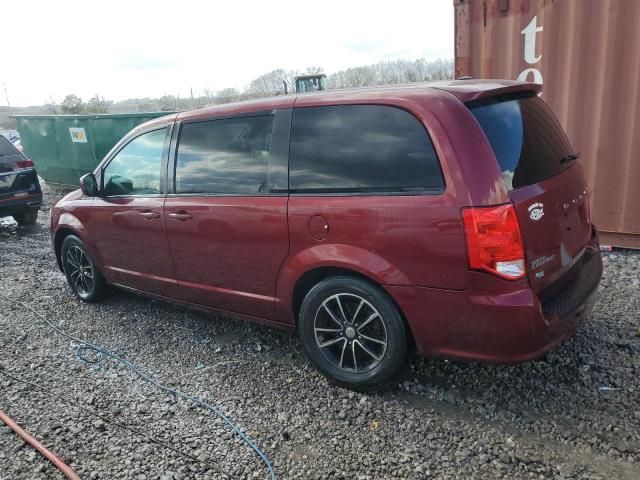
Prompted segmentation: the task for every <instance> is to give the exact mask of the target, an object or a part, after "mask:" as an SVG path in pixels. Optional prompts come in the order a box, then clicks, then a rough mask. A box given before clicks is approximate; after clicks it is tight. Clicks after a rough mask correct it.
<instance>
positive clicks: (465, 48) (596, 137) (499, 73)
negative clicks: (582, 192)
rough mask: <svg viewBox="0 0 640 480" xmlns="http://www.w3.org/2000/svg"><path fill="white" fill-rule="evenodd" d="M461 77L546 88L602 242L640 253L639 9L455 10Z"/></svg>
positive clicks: (548, 0) (496, 3) (583, 4)
mask: <svg viewBox="0 0 640 480" xmlns="http://www.w3.org/2000/svg"><path fill="white" fill-rule="evenodd" d="M453 4H454V7H455V56H456V66H455V76H456V78H458V77H461V76H465V75H471V76H472V77H474V78H508V79H520V80H525V81H531V82H537V83H542V84H543V90H542V98H543V99H544V100H545V101H546V102H547V103H548V104H549V105H550V106H551V108H552V109H553V111H554V112H555V113H556V115H557V116H558V118H559V120H560V122H561V123H562V125H563V127H564V128H565V130H566V132H567V134H568V136H569V140H570V141H571V144H572V145H573V147H574V149H576V151H579V152H581V154H582V155H581V157H580V160H579V161H580V162H581V163H582V164H583V166H584V169H585V173H586V175H587V180H588V183H589V192H590V199H591V212H592V218H593V221H594V223H595V224H596V226H597V227H598V229H599V231H600V235H601V242H602V243H603V244H609V245H614V246H620V247H631V248H640V0H454V1H453Z"/></svg>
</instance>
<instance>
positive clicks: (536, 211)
mask: <svg viewBox="0 0 640 480" xmlns="http://www.w3.org/2000/svg"><path fill="white" fill-rule="evenodd" d="M528 210H529V218H530V219H531V220H535V221H538V220H540V219H541V218H542V216H543V215H544V205H543V204H542V203H533V204H531V205H529V209H528Z"/></svg>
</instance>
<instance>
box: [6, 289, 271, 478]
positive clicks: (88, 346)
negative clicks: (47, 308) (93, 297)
mask: <svg viewBox="0 0 640 480" xmlns="http://www.w3.org/2000/svg"><path fill="white" fill-rule="evenodd" d="M0 295H1V296H3V297H4V298H5V299H7V300H9V301H10V302H14V303H17V304H19V305H22V306H23V307H24V308H26V309H28V310H30V311H31V312H33V314H34V315H36V316H37V317H39V318H40V319H41V320H42V321H43V322H45V323H46V324H47V325H49V327H51V328H52V329H53V330H55V331H56V332H57V333H59V334H60V335H62V336H63V337H67V338H69V339H71V340H73V341H75V342H78V343H81V344H82V346H80V347H78V348H76V350H75V355H76V357H77V358H78V359H79V360H80V361H82V362H85V363H89V364H94V365H95V364H99V363H100V362H101V361H102V360H103V359H104V357H108V358H110V359H111V360H114V361H116V362H118V363H120V364H122V365H124V366H125V367H127V368H128V369H129V370H131V371H132V372H133V373H135V374H136V375H137V376H138V377H139V378H140V379H142V380H144V381H145V382H147V383H150V384H151V385H153V386H155V387H156V388H158V389H159V390H161V391H163V392H166V393H171V394H173V395H175V396H176V397H179V398H182V399H184V400H191V401H192V402H193V403H196V404H198V405H200V406H201V407H203V408H205V409H206V410H209V411H210V412H213V413H214V414H215V415H217V416H218V417H219V418H221V419H222V420H223V421H224V422H225V423H226V424H227V425H228V426H229V427H230V428H231V430H232V431H233V432H234V433H237V434H238V436H239V437H240V438H241V439H242V441H243V442H244V443H245V445H247V446H248V447H250V448H251V449H252V450H253V451H254V452H255V453H256V454H257V455H258V457H260V460H261V461H262V462H263V463H264V464H265V466H266V467H267V470H268V472H269V476H270V478H271V480H276V478H277V477H276V473H275V471H274V469H273V465H272V464H271V461H270V460H269V457H267V455H266V454H265V453H264V452H263V451H262V450H260V447H258V446H257V445H256V444H255V442H254V441H253V440H252V439H251V438H250V437H249V436H248V435H247V434H246V433H244V432H243V431H242V430H241V429H240V427H239V426H238V425H237V424H236V423H234V422H233V420H231V419H230V418H229V417H228V416H227V415H225V414H224V413H223V412H222V411H221V410H220V409H219V408H218V407H216V406H215V405H211V404H209V403H207V402H205V401H204V400H201V399H200V398H198V397H194V396H191V395H188V394H186V393H182V392H181V391H179V390H176V389H174V388H171V387H167V386H165V385H162V384H161V383H158V382H157V381H155V380H154V379H153V378H151V377H150V376H149V375H147V374H146V373H144V372H143V371H142V370H141V369H140V368H138V367H136V366H135V365H134V364H133V363H131V362H130V361H129V360H127V359H126V358H123V357H121V356H119V355H117V354H115V353H113V352H111V351H109V350H106V349H104V348H101V347H98V346H97V345H94V344H93V343H90V342H87V341H85V340H81V339H79V338H77V337H74V336H73V335H70V334H68V333H66V332H65V331H64V330H61V329H60V328H58V327H57V326H55V325H54V324H53V323H51V322H50V321H49V320H47V318H46V317H45V316H44V315H42V314H41V313H40V312H38V311H37V310H36V309H34V308H33V307H31V306H30V305H28V304H26V303H24V302H21V301H20V300H15V299H13V298H10V297H8V296H6V295H5V294H4V293H1V292H0ZM86 352H93V353H95V354H97V358H96V359H89V358H87V357H86V356H85V353H86Z"/></svg>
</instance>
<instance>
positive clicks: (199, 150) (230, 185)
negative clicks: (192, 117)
mask: <svg viewBox="0 0 640 480" xmlns="http://www.w3.org/2000/svg"><path fill="white" fill-rule="evenodd" d="M272 128H273V115H262V116H256V117H242V118H231V119H223V120H212V121H208V122H198V123H187V124H185V125H183V126H182V129H181V132H180V140H179V142H178V156H177V158H176V193H203V194H234V195H256V194H266V193H268V191H267V169H268V165H269V153H270V151H271V130H272Z"/></svg>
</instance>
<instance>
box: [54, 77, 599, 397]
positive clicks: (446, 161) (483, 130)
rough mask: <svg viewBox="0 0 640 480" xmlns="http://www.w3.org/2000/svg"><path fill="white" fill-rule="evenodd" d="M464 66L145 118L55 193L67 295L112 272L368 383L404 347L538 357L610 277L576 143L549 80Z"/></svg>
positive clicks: (464, 355) (373, 384)
mask: <svg viewBox="0 0 640 480" xmlns="http://www.w3.org/2000/svg"><path fill="white" fill-rule="evenodd" d="M539 90H540V87H539V86H538V85H534V84H528V83H519V82H510V81H452V82H446V83H440V84H435V85H414V86H404V87H398V86H393V87H387V88H376V89H362V90H344V91H329V92H324V93H314V94H308V95H298V96H281V97H276V98H273V99H267V100H257V101H250V102H243V103H236V104H230V105H224V106H218V107H213V108H207V109H201V110H196V111H192V112H185V113H180V114H177V115H173V116H169V117H164V118H161V119H156V120H152V121H150V122H148V123H146V124H143V125H141V126H139V127H137V128H136V129H134V130H133V131H132V132H131V133H129V134H128V135H127V136H126V137H125V138H123V139H122V140H121V141H120V142H119V143H118V144H117V145H116V146H115V147H114V148H113V150H112V151H111V152H110V153H109V154H108V155H107V156H106V157H105V159H104V160H103V161H102V162H101V163H100V165H99V166H98V167H97V168H96V170H95V171H94V172H93V173H91V174H87V175H85V176H84V177H83V178H82V179H81V182H80V184H81V189H80V190H78V191H75V192H73V193H70V194H69V195H67V196H66V197H65V198H63V199H62V200H61V201H60V202H58V204H57V205H55V207H54V208H53V211H52V215H51V233H52V237H53V245H54V249H55V255H56V258H57V260H58V264H59V266H60V268H61V269H62V271H63V272H64V273H65V274H66V277H67V280H68V282H69V284H70V286H71V289H72V290H73V292H74V293H75V294H76V295H77V296H78V297H79V298H80V299H82V300H84V301H87V302H92V301H96V300H98V299H99V298H100V297H101V296H102V295H103V294H104V293H105V290H106V289H107V287H108V286H117V287H121V288H125V289H128V290H131V291H134V292H142V293H145V294H147V295H151V296H154V297H157V298H161V299H169V300H172V301H177V302H181V303H183V304H187V305H192V306H197V307H201V308H202V307H204V308H208V309H212V310H217V311H224V312H231V313H233V314H235V315H236V316H240V317H244V318H249V319H253V320H257V321H259V322H263V323H268V324H272V325H276V326H280V327H284V328H287V329H292V330H293V329H297V331H298V332H299V335H300V338H301V341H302V344H303V345H304V348H305V350H306V352H307V354H308V356H309V358H310V360H311V361H312V363H313V364H314V365H315V366H316V367H317V368H318V370H320V371H321V372H322V373H323V374H324V375H326V376H327V377H328V378H329V379H331V380H332V381H334V382H336V383H338V384H340V385H343V386H346V387H349V388H353V389H358V390H367V389H374V388H378V387H381V386H382V385H384V384H386V383H388V382H390V381H392V380H393V379H394V378H396V377H397V376H398V374H399V372H400V371H401V370H402V368H403V366H404V365H405V362H406V360H407V358H408V356H409V352H413V351H414V350H417V353H418V354H420V355H424V356H439V357H447V358H455V359H467V360H480V361H490V362H519V361H525V360H530V359H535V358H536V357H539V356H540V355H542V354H543V353H544V352H545V351H547V350H549V349H550V348H552V347H553V346H555V345H556V344H558V343H559V342H561V341H562V340H563V339H565V338H567V337H568V336H570V335H571V334H573V333H574V332H575V331H576V329H577V328H578V326H579V325H580V323H581V322H582V321H583V319H584V318H585V317H586V316H587V315H588V314H589V312H590V309H591V307H592V305H593V302H594V296H595V292H596V289H597V286H598V283H599V280H600V277H601V273H602V262H601V258H600V253H599V246H598V239H597V235H596V231H595V229H594V227H593V225H592V224H591V222H590V218H589V202H588V194H587V190H586V186H585V181H584V178H583V173H582V168H581V166H580V163H579V162H578V161H577V157H578V155H577V154H576V153H575V152H574V151H573V150H572V148H571V146H570V145H569V142H568V141H567V138H566V136H565V134H564V133H563V131H562V128H561V127H560V125H559V124H558V122H557V120H556V119H555V117H554V116H553V114H552V113H551V111H550V110H549V108H548V107H547V106H546V105H545V103H544V102H543V101H542V100H541V99H540V98H539V96H538V95H537V94H538V93H539Z"/></svg>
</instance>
